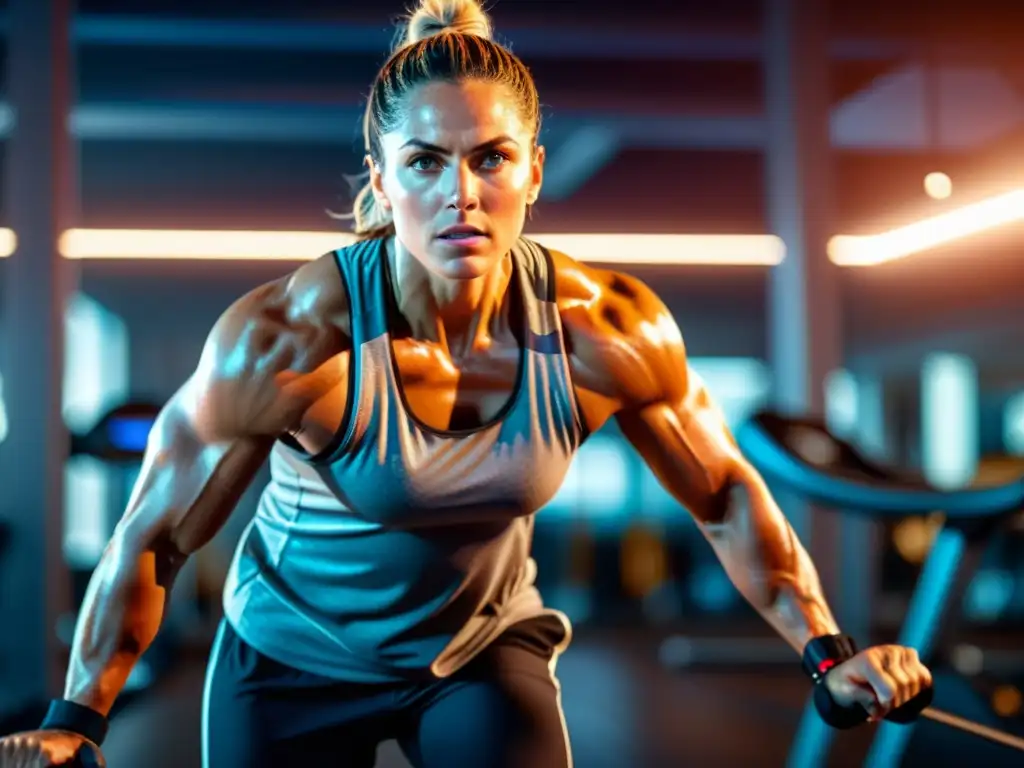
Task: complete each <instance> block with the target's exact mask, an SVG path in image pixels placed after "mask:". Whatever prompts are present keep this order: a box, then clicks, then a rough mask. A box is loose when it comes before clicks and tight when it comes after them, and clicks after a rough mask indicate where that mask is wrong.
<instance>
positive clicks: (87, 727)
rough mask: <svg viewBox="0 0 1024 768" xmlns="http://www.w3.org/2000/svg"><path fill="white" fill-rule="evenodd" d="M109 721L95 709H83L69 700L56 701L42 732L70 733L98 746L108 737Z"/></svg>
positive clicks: (42, 727)
mask: <svg viewBox="0 0 1024 768" xmlns="http://www.w3.org/2000/svg"><path fill="white" fill-rule="evenodd" d="M108 725H109V721H108V720H107V718H105V717H104V716H103V715H101V714H100V713H99V712H97V711H96V710H95V709H90V708H89V707H83V706H82V705H81V704H76V703H75V702H73V701H68V700H67V699H54V700H53V701H52V702H50V709H49V711H48V712H47V713H46V717H45V718H43V724H42V725H40V726H39V727H40V729H41V730H44V731H45V730H53V731H70V732H71V733H77V734H78V735H79V736H84V737H85V738H87V739H88V740H89V741H91V742H92V743H93V744H95V745H96V746H100V745H101V744H103V740H104V739H105V738H106V737H107V727H108Z"/></svg>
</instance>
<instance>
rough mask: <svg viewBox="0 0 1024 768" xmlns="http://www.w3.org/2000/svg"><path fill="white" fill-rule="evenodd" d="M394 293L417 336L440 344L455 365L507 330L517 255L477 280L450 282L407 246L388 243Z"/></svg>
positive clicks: (393, 241) (505, 258)
mask: <svg viewBox="0 0 1024 768" xmlns="http://www.w3.org/2000/svg"><path fill="white" fill-rule="evenodd" d="M387 257H388V259H390V262H391V266H392V275H393V281H394V285H393V286H392V290H393V291H394V292H395V297H396V299H397V303H398V309H399V311H400V312H401V313H402V316H403V317H404V318H405V319H406V321H407V322H408V323H409V325H410V327H411V329H412V333H413V337H414V338H417V339H425V340H428V341H433V342H437V343H438V344H440V345H441V346H442V347H444V348H445V349H446V350H447V352H448V354H449V355H450V356H451V358H452V360H453V361H456V362H457V361H458V360H459V359H460V358H464V357H466V356H468V355H470V354H472V353H473V352H474V351H476V350H480V349H485V348H486V347H488V346H489V345H490V342H491V340H492V339H493V338H494V337H495V335H496V334H498V333H500V332H501V331H502V330H504V329H506V328H507V327H508V314H509V313H508V309H509V307H508V304H509V302H508V298H507V297H508V286H509V281H510V280H511V277H512V256H511V254H506V255H505V257H504V258H503V259H502V260H501V261H499V262H498V263H497V264H496V265H495V266H494V269H492V270H490V271H489V272H488V273H486V274H484V275H481V276H480V277H477V278H473V279H472V280H448V279H445V278H443V277H440V276H438V275H436V274H434V273H432V272H430V271H429V270H428V269H426V268H425V267H424V266H423V265H422V264H421V263H420V262H419V261H418V260H417V259H416V257H415V256H413V255H412V254H411V253H409V252H408V251H407V250H406V249H405V247H404V246H403V245H402V244H401V243H399V242H398V240H397V239H392V240H390V241H389V243H388V256H387Z"/></svg>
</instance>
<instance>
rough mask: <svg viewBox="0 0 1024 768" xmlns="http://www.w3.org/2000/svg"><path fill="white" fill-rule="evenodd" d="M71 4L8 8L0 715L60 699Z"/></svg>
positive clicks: (54, 0)
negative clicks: (5, 528) (11, 244)
mask: <svg viewBox="0 0 1024 768" xmlns="http://www.w3.org/2000/svg"><path fill="white" fill-rule="evenodd" d="M72 8H73V3H72V1H71V0H10V2H9V3H8V20H9V25H8V35H7V52H8V64H7V66H8V89H7V90H8V95H9V99H10V105H11V109H12V117H13V129H12V132H11V135H10V138H9V139H8V143H7V161H6V168H5V171H6V174H5V189H4V203H5V207H6V212H7V222H8V225H9V226H10V227H11V228H12V229H13V230H14V232H15V235H16V237H17V249H16V251H15V253H14V254H13V256H12V257H11V258H9V259H7V260H5V262H6V263H4V264H3V267H2V269H3V272H2V275H3V287H4V293H3V302H4V303H3V328H4V334H3V354H2V357H0V365H2V372H3V378H4V398H5V400H6V405H7V419H8V434H7V438H6V440H5V441H4V443H3V444H2V445H0V480H2V483H3V493H2V494H0V518H2V519H3V521H4V522H6V523H7V524H8V525H9V526H10V530H11V538H10V542H9V546H8V548H7V550H6V552H5V553H4V554H3V555H2V556H0V616H3V622H4V627H5V629H4V631H0V663H2V669H0V680H2V684H0V708H2V709H3V710H6V711H9V710H10V709H12V708H16V707H21V706H24V705H26V704H30V703H34V702H36V701H38V700H40V699H45V698H48V697H51V696H53V695H55V694H59V693H60V691H61V689H62V687H63V686H62V683H63V667H64V665H63V664H62V663H60V661H59V659H58V653H57V651H58V649H57V643H56V635H55V627H56V622H57V618H58V616H59V615H60V613H62V612H63V611H66V610H67V609H68V607H69V596H70V586H69V583H68V573H67V568H66V567H65V565H64V560H63V557H62V553H61V540H62V536H61V531H62V528H63V525H62V522H63V521H62V509H63V472H64V462H65V457H66V454H67V450H68V437H67V430H66V428H65V426H64V423H63V419H62V417H61V399H62V398H61V395H62V384H63V373H62V372H63V365H64V306H65V303H66V299H67V297H68V295H69V291H70V289H71V287H72V281H73V277H74V276H73V273H72V272H71V271H70V270H69V269H68V268H67V265H66V262H65V261H64V260H63V259H61V258H60V256H59V254H58V239H59V235H60V233H61V232H62V231H63V230H64V229H65V228H67V227H68V226H69V224H70V219H71V217H72V216H73V212H74V206H75V201H76V199H77V185H76V173H75V162H74V157H75V154H74V151H73V146H72V142H71V137H70V136H69V127H68V121H69V111H70V106H71V103H72V100H73V88H72V84H73V79H72V52H71V42H70V23H71V16H72Z"/></svg>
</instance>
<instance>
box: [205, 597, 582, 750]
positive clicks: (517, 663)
mask: <svg viewBox="0 0 1024 768" xmlns="http://www.w3.org/2000/svg"><path fill="white" fill-rule="evenodd" d="M564 638H565V629H564V627H562V623H561V622H560V621H559V620H558V619H557V618H556V617H554V616H542V617H538V618H536V619H530V620H528V621H524V622H520V623H519V624H516V625H514V626H512V627H510V628H509V629H508V630H506V631H505V633H504V634H502V635H501V636H500V637H499V638H498V639H497V640H496V641H495V642H494V643H493V644H492V645H491V646H490V647H488V648H487V649H486V650H485V651H484V652H482V653H481V654H480V655H479V656H477V657H476V658H475V659H474V660H473V661H471V662H470V663H469V664H467V665H466V666H465V667H464V668H463V669H461V670H460V671H459V672H457V673H456V674H454V675H453V676H452V677H450V678H447V679H444V680H438V681H433V682H429V683H425V684H387V685H374V684H369V685H368V684H357V683H346V682H341V681H338V680H332V679H330V678H326V677H321V676H319V675H314V674H310V673H308V672H301V671H299V670H296V669H293V668H291V667H287V666H285V665H283V664H280V663H278V662H276V661H273V660H272V659H269V658H267V657H266V656H263V655H262V654H260V653H258V652H257V651H255V650H254V649H253V648H252V647H251V646H249V645H247V644H246V643H244V642H243V641H242V640H241V638H239V637H238V636H237V635H236V634H235V632H234V631H233V630H232V628H231V626H230V624H228V623H227V622H226V621H222V622H221V626H220V629H219V630H218V632H217V639H216V641H215V642H214V646H213V651H212V653H211V655H210V664H209V669H208V671H207V675H206V691H205V693H204V699H203V766H204V768H277V766H281V767H282V768H285V767H287V768H313V767H314V766H315V767H316V768H319V767H320V766H323V768H342V766H344V768H371V767H372V766H373V764H374V761H375V758H376V753H377V746H378V745H379V744H380V743H381V742H382V741H387V740H390V739H395V740H397V741H398V743H399V745H400V746H401V748H402V751H403V752H404V753H405V755H406V757H407V758H408V760H409V762H410V763H412V765H413V766H415V768H454V767H455V766H458V767H459V768H527V767H528V768H570V767H571V765H572V758H571V756H570V748H569V737H568V734H567V732H566V730H565V720H564V718H563V716H562V707H561V697H560V693H559V685H558V680H557V679H556V677H555V675H554V663H553V661H554V660H555V656H556V650H557V648H558V647H559V644H560V643H562V641H563V640H564Z"/></svg>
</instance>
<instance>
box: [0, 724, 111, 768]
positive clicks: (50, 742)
mask: <svg viewBox="0 0 1024 768" xmlns="http://www.w3.org/2000/svg"><path fill="white" fill-rule="evenodd" d="M106 764H107V763H106V761H105V760H104V759H103V753H102V752H100V748H99V747H97V746H96V745H95V744H93V743H92V742H91V741H89V739H87V738H85V737H84V736H79V735H78V734H77V733H70V732H69V731H25V732H23V733H12V734H11V735H10V736H4V737H3V738H0V768H51V767H52V768H57V766H65V767H66V768H72V767H75V768H103V767H104V766H106Z"/></svg>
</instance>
